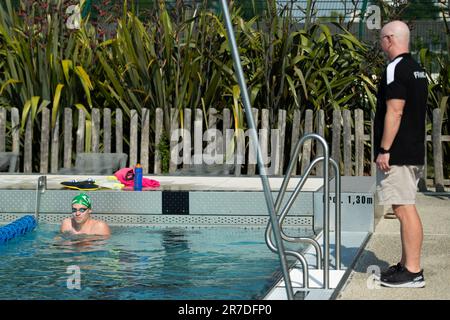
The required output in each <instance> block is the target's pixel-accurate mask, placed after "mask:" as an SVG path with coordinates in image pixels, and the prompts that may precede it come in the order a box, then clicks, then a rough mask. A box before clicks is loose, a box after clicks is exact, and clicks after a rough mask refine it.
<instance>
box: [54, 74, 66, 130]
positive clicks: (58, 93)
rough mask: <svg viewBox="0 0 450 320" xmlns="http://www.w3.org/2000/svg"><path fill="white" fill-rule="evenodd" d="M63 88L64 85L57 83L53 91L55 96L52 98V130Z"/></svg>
mask: <svg viewBox="0 0 450 320" xmlns="http://www.w3.org/2000/svg"><path fill="white" fill-rule="evenodd" d="M63 88H64V85H63V84H61V83H59V84H58V85H57V86H56V89H55V95H54V96H53V106H52V128H54V127H55V124H56V117H57V115H58V112H59V101H60V99H61V92H62V89H63Z"/></svg>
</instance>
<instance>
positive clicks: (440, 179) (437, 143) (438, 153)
mask: <svg viewBox="0 0 450 320" xmlns="http://www.w3.org/2000/svg"><path fill="white" fill-rule="evenodd" d="M441 132H442V115H441V110H440V109H439V108H436V109H434V110H433V133H432V134H433V162H434V186H435V188H436V192H444V191H445V190H444V168H443V164H442V142H441V135H442V133H441Z"/></svg>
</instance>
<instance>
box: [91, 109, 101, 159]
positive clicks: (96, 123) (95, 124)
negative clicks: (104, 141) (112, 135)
mask: <svg viewBox="0 0 450 320" xmlns="http://www.w3.org/2000/svg"><path fill="white" fill-rule="evenodd" d="M91 114H92V152H94V153H98V152H99V151H100V110H99V109H98V108H94V109H92V113H91Z"/></svg>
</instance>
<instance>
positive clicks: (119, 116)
mask: <svg viewBox="0 0 450 320" xmlns="http://www.w3.org/2000/svg"><path fill="white" fill-rule="evenodd" d="M115 112H116V136H115V141H116V153H123V112H122V110H121V109H118V108H117V109H116V110H115ZM129 160H130V159H128V161H129Z"/></svg>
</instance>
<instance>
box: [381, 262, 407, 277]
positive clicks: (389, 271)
mask: <svg viewBox="0 0 450 320" xmlns="http://www.w3.org/2000/svg"><path fill="white" fill-rule="evenodd" d="M402 268H403V266H402V264H401V263H400V262H399V263H397V264H396V265H393V266H390V267H389V268H388V269H387V270H384V271H381V274H376V273H375V274H374V277H375V279H377V280H380V278H381V277H387V276H390V275H391V274H393V273H395V272H397V270H401V269H402Z"/></svg>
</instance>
